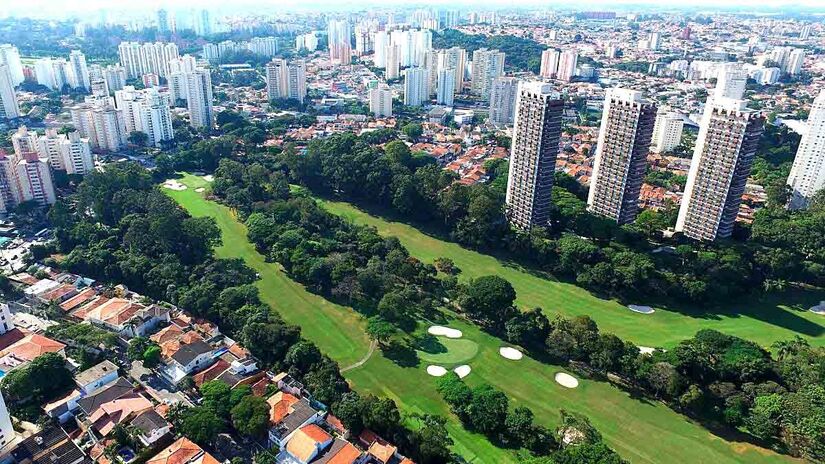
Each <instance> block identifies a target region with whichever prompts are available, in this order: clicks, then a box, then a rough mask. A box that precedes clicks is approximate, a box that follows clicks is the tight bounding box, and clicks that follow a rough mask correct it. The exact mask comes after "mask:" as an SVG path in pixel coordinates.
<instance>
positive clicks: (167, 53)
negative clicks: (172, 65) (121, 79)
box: [117, 42, 180, 79]
mask: <svg viewBox="0 0 825 464" xmlns="http://www.w3.org/2000/svg"><path fill="white" fill-rule="evenodd" d="M117 50H118V55H119V56H120V64H121V65H122V66H123V68H124V69H125V70H126V76H127V77H128V78H129V79H137V78H139V77H141V76H143V75H144V74H157V75H158V76H160V77H163V78H165V77H166V76H168V75H169V62H170V61H171V60H174V59H177V58H178V57H179V56H180V55H179V52H178V46H177V45H175V44H174V43H162V42H155V43H138V42H121V43H120V45H118V47H117Z"/></svg>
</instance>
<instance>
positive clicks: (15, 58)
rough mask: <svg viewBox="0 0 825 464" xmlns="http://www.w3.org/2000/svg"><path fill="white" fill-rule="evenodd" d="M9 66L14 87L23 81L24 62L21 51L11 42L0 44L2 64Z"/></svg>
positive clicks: (0, 61)
mask: <svg viewBox="0 0 825 464" xmlns="http://www.w3.org/2000/svg"><path fill="white" fill-rule="evenodd" d="M3 64H5V65H6V66H8V72H9V75H10V76H11V83H12V87H16V86H18V85H20V84H22V83H23V80H24V79H25V76H24V75H23V63H22V62H21V61H20V52H19V51H18V50H17V47H15V46H14V45H11V44H3V45H0V65H3Z"/></svg>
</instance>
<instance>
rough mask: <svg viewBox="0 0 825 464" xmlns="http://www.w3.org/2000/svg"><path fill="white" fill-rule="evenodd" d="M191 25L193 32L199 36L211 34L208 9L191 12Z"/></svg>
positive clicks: (210, 20) (210, 19)
mask: <svg viewBox="0 0 825 464" xmlns="http://www.w3.org/2000/svg"><path fill="white" fill-rule="evenodd" d="M192 26H193V27H192V28H193V29H194V30H195V34H197V35H199V36H201V37H204V36H207V35H210V34H212V18H210V17H209V11H207V10H200V11H195V12H193V13H192Z"/></svg>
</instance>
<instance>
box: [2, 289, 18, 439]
mask: <svg viewBox="0 0 825 464" xmlns="http://www.w3.org/2000/svg"><path fill="white" fill-rule="evenodd" d="M3 306H5V307H6V309H5V311H3V314H7V315H8V316H9V317H11V314H10V313H9V310H8V306H6V305H5V304H3ZM16 438H17V434H16V433H15V432H14V427H13V426H12V424H11V415H9V409H8V408H7V407H6V400H5V399H4V398H3V394H2V393H0V449H3V448H5V447H6V446H8V445H10V444H11V443H12V442H14V441H15V439H16Z"/></svg>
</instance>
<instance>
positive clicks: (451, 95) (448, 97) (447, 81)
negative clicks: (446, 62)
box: [427, 68, 455, 106]
mask: <svg viewBox="0 0 825 464" xmlns="http://www.w3.org/2000/svg"><path fill="white" fill-rule="evenodd" d="M427 71H428V75H429V70H427ZM437 88H438V91H437V94H436V103H438V104H439V105H445V106H453V101H454V99H455V69H452V68H446V69H442V70H439V71H438V85H437Z"/></svg>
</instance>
